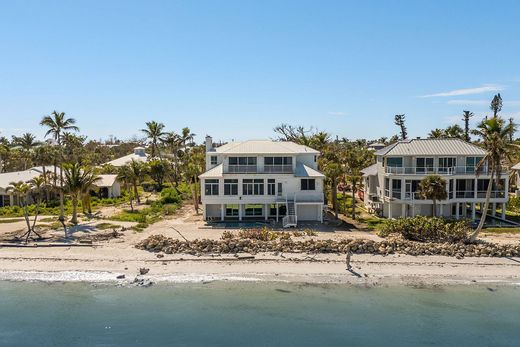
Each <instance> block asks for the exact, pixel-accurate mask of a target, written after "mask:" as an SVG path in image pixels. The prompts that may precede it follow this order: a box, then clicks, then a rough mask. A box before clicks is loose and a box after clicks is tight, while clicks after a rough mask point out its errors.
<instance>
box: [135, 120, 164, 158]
mask: <svg viewBox="0 0 520 347" xmlns="http://www.w3.org/2000/svg"><path fill="white" fill-rule="evenodd" d="M141 131H142V132H143V133H144V134H145V135H146V137H147V139H148V141H150V145H151V147H152V149H151V150H152V153H151V157H152V158H154V157H155V156H156V155H157V156H159V158H160V157H161V153H160V151H159V147H158V146H159V143H160V142H161V140H162V139H163V138H164V136H165V135H166V133H165V132H164V124H163V123H158V122H156V121H151V122H146V128H145V129H141Z"/></svg>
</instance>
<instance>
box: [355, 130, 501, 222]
mask: <svg viewBox="0 0 520 347" xmlns="http://www.w3.org/2000/svg"><path fill="white" fill-rule="evenodd" d="M375 154H376V158H377V161H376V164H374V165H372V166H369V167H367V168H365V169H364V170H363V178H364V193H365V194H364V203H365V206H366V207H367V209H369V210H370V211H372V212H374V213H377V214H379V215H381V216H384V217H387V218H397V217H409V216H410V217H413V216H417V215H425V216H431V215H433V213H434V211H433V202H432V201H431V200H426V199H424V198H423V197H422V196H421V194H420V192H419V184H420V182H421V180H422V179H423V178H425V177H426V176H428V175H433V174H434V175H439V176H441V177H442V178H443V179H444V180H445V181H446V193H447V199H446V200H444V201H439V202H438V203H437V211H436V213H435V214H436V215H438V216H444V217H449V218H455V219H459V218H468V219H472V220H475V219H477V216H476V214H477V205H478V206H479V207H480V210H482V208H483V206H484V202H485V200H486V192H487V187H488V184H489V182H490V178H491V173H490V171H489V168H488V167H487V165H483V166H482V167H481V170H480V172H479V173H478V174H477V169H476V167H477V165H478V163H479V162H480V161H481V160H482V158H484V156H485V155H486V151H485V150H484V149H482V148H480V147H478V146H476V145H474V144H471V143H468V142H465V141H463V140H460V139H412V140H404V141H399V142H397V143H394V144H392V145H389V146H387V147H385V148H383V149H381V150H379V151H377V152H376V153H375ZM508 177H509V174H508V172H507V171H506V170H504V171H503V172H502V173H501V174H500V179H499V181H500V184H499V185H498V186H494V184H493V187H492V192H491V200H490V202H491V215H492V216H495V215H496V210H497V207H500V209H501V218H502V219H505V210H506V208H505V207H506V203H507V201H508V185H509V179H508Z"/></svg>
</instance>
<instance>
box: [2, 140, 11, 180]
mask: <svg viewBox="0 0 520 347" xmlns="http://www.w3.org/2000/svg"><path fill="white" fill-rule="evenodd" d="M10 151H11V148H10V147H9V143H8V142H7V140H6V141H5V142H0V173H2V172H4V168H5V165H6V162H7V158H8V157H9V153H10Z"/></svg>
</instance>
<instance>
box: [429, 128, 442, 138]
mask: <svg viewBox="0 0 520 347" xmlns="http://www.w3.org/2000/svg"><path fill="white" fill-rule="evenodd" d="M444 136H445V133H444V130H442V129H439V128H435V129H433V130H432V131H430V133H429V134H428V138H430V139H440V138H443V137H444Z"/></svg>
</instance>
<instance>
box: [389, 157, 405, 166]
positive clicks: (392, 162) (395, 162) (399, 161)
mask: <svg viewBox="0 0 520 347" xmlns="http://www.w3.org/2000/svg"><path fill="white" fill-rule="evenodd" d="M386 166H389V167H403V158H401V157H398V158H386Z"/></svg>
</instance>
